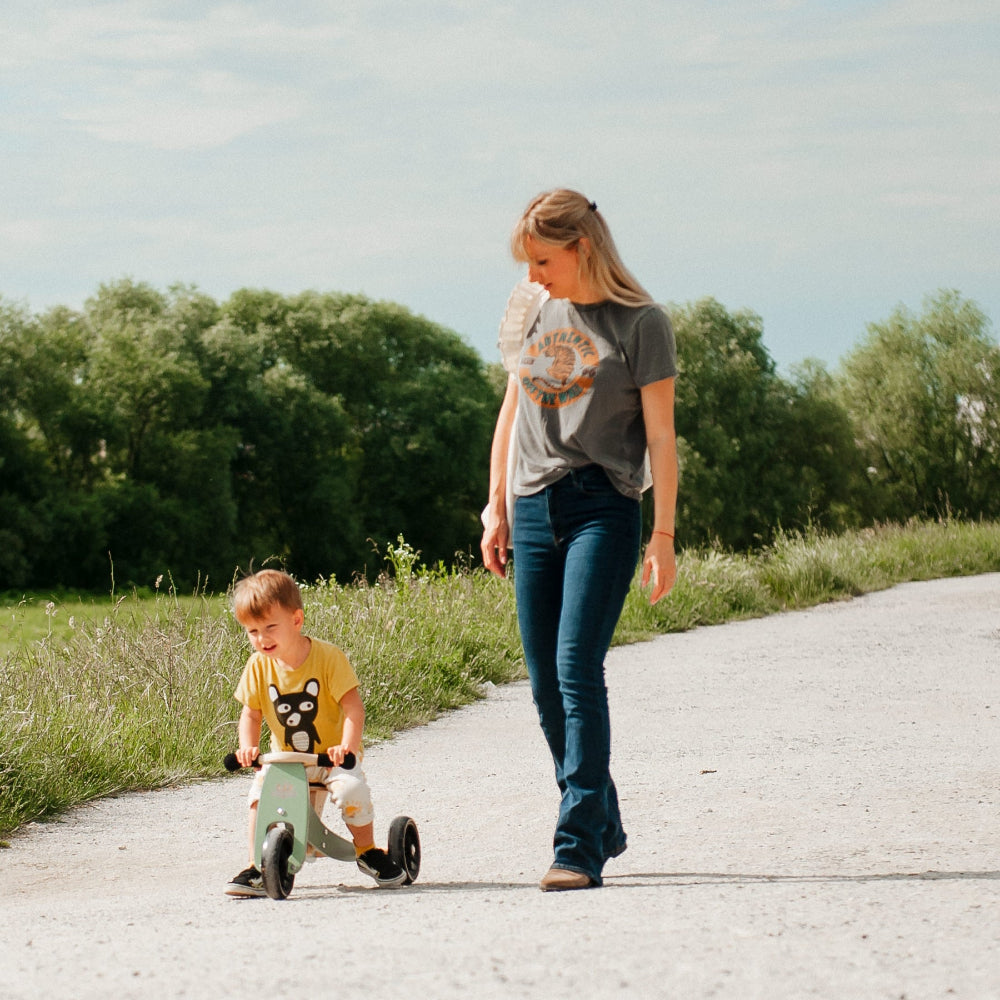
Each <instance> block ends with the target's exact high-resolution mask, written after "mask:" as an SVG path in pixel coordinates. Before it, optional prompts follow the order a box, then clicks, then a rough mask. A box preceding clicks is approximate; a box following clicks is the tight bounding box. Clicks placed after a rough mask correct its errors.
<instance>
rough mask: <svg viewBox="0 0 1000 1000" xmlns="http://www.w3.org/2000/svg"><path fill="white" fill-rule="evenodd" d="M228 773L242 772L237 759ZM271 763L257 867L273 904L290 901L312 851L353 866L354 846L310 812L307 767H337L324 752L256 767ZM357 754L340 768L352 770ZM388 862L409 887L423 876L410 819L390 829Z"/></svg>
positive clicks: (228, 763) (230, 760) (284, 755)
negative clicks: (307, 856)
mask: <svg viewBox="0 0 1000 1000" xmlns="http://www.w3.org/2000/svg"><path fill="white" fill-rule="evenodd" d="M223 763H224V764H225V767H226V770H227V771H238V770H240V765H239V762H238V761H237V760H236V754H234V753H231V754H227V755H226V758H225V761H224V762H223ZM262 764H269V765H270V767H269V768H268V771H267V774H266V775H265V776H264V784H263V786H262V787H261V790H260V802H259V803H258V805H257V826H256V831H255V834H254V864H255V865H256V866H257V868H258V869H259V870H260V873H261V876H262V878H263V882H264V889H265V891H266V892H267V894H268V896H270V897H271V899H286V898H287V897H288V894H289V893H290V892H291V891H292V886H293V885H294V883H295V876H296V875H297V874H298V872H299V870H300V869H301V868H302V866H303V864H305V859H306V851H307V849H309V848H311V849H312V851H313V852H314V853H316V854H323V855H325V856H326V857H328V858H334V859H335V860H337V861H349V862H351V863H352V864H353V863H354V861H355V858H356V854H355V851H354V844H353V843H352V842H351V841H350V840H347V839H346V838H344V837H341V836H339V835H338V834H336V833H334V832H333V831H332V830H331V829H329V828H328V827H327V826H326V825H325V824H324V823H323V821H322V819H320V816H319V814H317V812H316V811H315V810H314V809H313V807H312V800H311V797H310V789H309V778H308V776H307V775H306V767H307V766H308V767H334V766H335V765H334V764H333V762H332V761H331V760H330V758H329V757H328V756H327V755H326V754H325V753H319V754H316V753H294V752H289V751H279V752H274V753H266V754H261V755H260V756H259V757H258V758H257V759H256V760H255V761H254V763H253V767H254V768H259V767H260V766H261V765H262ZM354 765H355V759H354V754H348V755H347V757H346V758H345V759H344V762H343V764H341V765H340V766H341V767H342V768H344V769H345V770H348V771H349V770H350V769H351V768H353V767H354ZM388 846H389V857H390V858H392V860H393V861H394V862H395V863H396V864H397V865H399V866H400V868H402V869H403V871H404V872H405V873H406V881H405V882H404V883H403V884H404V885H410V884H411V883H412V882H413V881H414V880H415V879H416V877H417V875H418V873H419V872H420V835H419V834H418V833H417V824H416V823H415V822H414V821H413V820H412V819H411V818H410V817H409V816H397V817H396V818H395V819H394V820H393V821H392V823H391V824H390V825H389V845H388Z"/></svg>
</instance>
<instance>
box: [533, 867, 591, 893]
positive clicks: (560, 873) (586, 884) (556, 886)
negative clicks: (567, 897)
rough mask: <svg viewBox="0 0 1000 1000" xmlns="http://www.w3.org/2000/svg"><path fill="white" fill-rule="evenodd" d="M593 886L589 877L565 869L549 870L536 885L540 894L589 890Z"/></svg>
mask: <svg viewBox="0 0 1000 1000" xmlns="http://www.w3.org/2000/svg"><path fill="white" fill-rule="evenodd" d="M592 885H594V882H593V880H592V879H591V877H590V876H589V875H584V873H583V872H571V871H569V870H568V869H566V868H550V869H549V870H548V871H547V872H546V873H545V875H544V876H543V877H542V881H541V882H539V883H538V888H539V889H541V890H542V892H565V891H566V890H568V889H589V888H590V887H591V886H592Z"/></svg>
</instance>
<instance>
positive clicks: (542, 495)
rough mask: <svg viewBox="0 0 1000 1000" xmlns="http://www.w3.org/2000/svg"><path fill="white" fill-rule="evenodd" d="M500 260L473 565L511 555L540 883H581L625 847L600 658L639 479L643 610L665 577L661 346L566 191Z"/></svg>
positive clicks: (634, 286)
mask: <svg viewBox="0 0 1000 1000" xmlns="http://www.w3.org/2000/svg"><path fill="white" fill-rule="evenodd" d="M511 249H512V252H513V255H514V257H515V258H516V259H517V260H520V261H523V262H525V263H527V265H528V281H529V282H530V283H531V284H529V285H525V284H522V285H521V286H519V288H518V289H515V293H514V294H513V295H512V298H511V302H510V303H509V305H508V314H507V317H506V318H505V323H504V324H503V325H502V326H501V348H502V350H503V354H504V358H505V367H506V368H507V370H508V372H509V376H508V383H507V391H506V394H505V396H504V401H503V405H502V407H501V410H500V415H499V417H498V419H497V425H496V430H495V432H494V438H493V447H492V451H491V459H490V494H489V503H488V505H487V507H486V509H485V510H484V512H483V523H484V532H483V538H482V555H483V562H484V564H485V566H486V567H487V569H489V570H490V571H491V572H493V573H496V574H497V575H499V576H503V575H505V572H506V566H507V561H508V549H509V548H510V547H512V548H513V555H514V565H515V572H514V590H515V596H516V600H517V614H518V624H519V627H520V632H521V641H522V644H523V646H524V654H525V660H526V663H527V669H528V674H529V677H530V680H531V690H532V696H533V698H534V702H535V706H536V708H537V710H538V717H539V721H540V723H541V728H542V731H543V733H544V735H545V739H546V741H547V743H548V746H549V749H550V751H551V753H552V759H553V761H554V763H555V774H556V782H557V784H558V787H559V791H560V795H561V802H560V808H559V816H558V820H557V823H556V831H555V836H554V839H553V847H554V859H553V863H552V867H551V868H550V869H549V870H548V872H546V873H545V875H544V877H543V878H542V880H541V886H540V887H541V888H542V889H543V890H566V889H585V888H590V887H596V886H599V885H601V873H602V870H603V868H604V864H605V862H606V861H607V860H608V859H609V858H613V857H617V856H618V855H619V854H621V853H622V852H623V851H624V850H625V847H626V836H625V831H624V829H623V827H622V821H621V815H620V812H619V808H618V795H617V791H616V789H615V784H614V781H613V780H612V778H611V773H610V756H611V727H610V721H609V716H608V697H607V688H606V686H605V680H604V659H605V655H606V654H607V651H608V648H609V646H610V644H611V639H612V636H613V634H614V630H615V626H616V625H617V623H618V619H619V617H620V615H621V611H622V607H623V605H624V602H625V596H626V594H627V593H628V589H629V586H630V585H631V581H632V577H633V574H634V572H635V566H636V561H637V559H638V554H639V547H640V532H641V525H642V521H641V508H640V498H641V495H642V492H643V490H644V489H645V488H646V486H647V485H648V484H649V483H650V480H651V482H652V488H653V500H654V515H655V517H654V526H653V533H652V536H651V537H650V540H649V543H648V545H647V546H646V551H645V555H644V557H643V566H642V576H641V583H642V586H643V587H645V586H647V585H649V584H650V583H651V584H652V588H651V590H650V594H649V599H650V602H651V603H655V602H656V601H658V600H659V599H660V598H661V597H663V596H664V595H665V594H666V593H668V592H669V590H670V589H671V587H672V586H673V583H674V579H675V577H676V563H675V559H674V510H675V506H676V498H677V448H676V438H675V433H674V416H673V414H674V376H675V375H676V371H677V366H676V347H675V344H674V337H673V333H672V330H671V327H670V323H669V320H668V319H667V316H666V313H665V312H664V311H663V309H662V308H660V307H659V306H657V305H656V304H655V303H654V302H653V301H652V299H651V298H650V296H649V295H648V293H647V292H646V291H645V290H644V289H643V288H642V286H641V285H640V284H639V283H638V282H637V281H636V279H635V278H634V277H632V275H631V274H630V273H629V271H628V270H627V269H626V268H625V267H624V265H623V264H622V262H621V260H620V258H619V256H618V251H617V250H616V248H615V245H614V241H613V240H612V238H611V234H610V231H609V230H608V227H607V224H606V223H605V221H604V218H603V216H602V215H601V213H600V212H599V211H598V210H597V205H596V204H594V203H593V202H591V201H589V200H588V199H587V198H585V197H584V196H583V195H582V194H579V193H578V192H575V191H569V190H565V189H560V190H555V191H549V192H546V193H545V194H541V195H539V196H538V197H537V198H535V199H534V200H533V201H532V202H531V203H530V204H529V205H528V208H527V209H526V210H525V212H524V214H523V215H522V217H521V218H520V220H519V221H518V223H517V225H516V226H515V227H514V230H513V233H512V236H511ZM519 327H523V328H519Z"/></svg>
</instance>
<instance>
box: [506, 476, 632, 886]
mask: <svg viewBox="0 0 1000 1000" xmlns="http://www.w3.org/2000/svg"><path fill="white" fill-rule="evenodd" d="M640 532H641V512H640V505H639V501H638V500H633V499H630V498H629V497H626V496H623V495H622V494H621V493H619V492H618V490H617V489H615V487H614V486H613V485H612V484H611V481H610V480H609V479H608V477H607V475H606V474H605V472H604V470H603V469H602V468H601V467H600V466H596V465H589V466H586V467H584V468H583V469H576V470H573V471H571V472H569V473H568V474H567V475H566V476H564V477H563V478H562V479H560V480H559V481H558V482H556V483H554V484H553V485H551V486H548V487H546V488H545V489H543V490H541V491H540V492H538V493H535V494H532V495H531V496H527V497H518V498H517V500H516V501H515V507H514V531H513V549H514V591H515V595H516V598H517V618H518V625H519V627H520V631H521V642H522V644H523V646H524V656H525V661H526V663H527V668H528V676H529V678H530V680H531V691H532V696H533V698H534V702H535V707H536V708H537V709H538V719H539V722H540V723H541V727H542V732H543V733H544V735H545V739H546V741H547V743H548V745H549V750H550V751H551V753H552V760H553V762H554V763H555V772H556V783H557V784H558V786H559V792H560V795H561V801H560V806H559V818H558V821H557V823H556V832H555V836H554V838H553V846H554V848H555V860H554V861H553V866H554V867H557V868H566V869H568V870H570V871H577V872H583V873H584V874H586V875H589V876H590V878H591V879H593V881H594V882H595V884H597V885H600V884H601V871H602V870H603V868H604V863H605V861H606V860H607V859H608V858H610V857H614V856H615V855H616V854H620V853H621V851H623V850H624V849H625V831H624V830H623V828H622V821H621V814H620V812H619V809H618V793H617V791H616V789H615V784H614V781H612V779H611V771H610V762H611V724H610V719H609V715H608V691H607V687H606V685H605V681H604V658H605V655H606V654H607V651H608V647H609V646H610V645H611V638H612V636H613V635H614V631H615V626H616V625H617V623H618V619H619V617H620V616H621V611H622V607H623V605H624V603H625V596H626V594H627V593H628V589H629V586H630V584H631V582H632V577H633V574H634V572H635V565H636V560H637V558H638V555H639V538H640Z"/></svg>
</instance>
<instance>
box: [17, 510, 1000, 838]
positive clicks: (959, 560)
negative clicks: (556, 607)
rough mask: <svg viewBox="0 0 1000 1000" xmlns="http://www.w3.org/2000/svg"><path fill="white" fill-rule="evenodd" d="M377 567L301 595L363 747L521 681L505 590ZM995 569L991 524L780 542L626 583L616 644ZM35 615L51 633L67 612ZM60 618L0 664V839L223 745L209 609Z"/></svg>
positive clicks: (225, 721) (182, 777) (240, 645)
mask: <svg viewBox="0 0 1000 1000" xmlns="http://www.w3.org/2000/svg"><path fill="white" fill-rule="evenodd" d="M386 561H387V572H386V574H385V575H384V576H383V577H381V578H380V579H379V580H378V581H377V582H376V583H374V584H372V585H368V584H357V585H351V586H344V585H341V584H338V583H336V582H335V581H325V580H320V581H318V582H316V583H314V584H310V585H307V586H304V587H303V597H304V599H305V604H306V623H307V624H306V632H307V633H308V634H312V635H315V636H318V637H322V638H328V639H330V640H331V641H333V642H336V643H337V644H338V645H340V646H341V647H342V648H343V649H344V650H345V651H346V652H347V653H348V655H349V656H350V658H351V660H352V662H353V664H354V666H355V668H356V670H357V672H358V676H359V677H360V679H361V687H362V694H363V696H364V699H365V705H366V710H367V720H366V737H367V739H368V740H369V741H371V740H373V739H380V738H387V737H389V736H391V735H392V733H394V732H397V731H399V730H402V729H405V728H407V727H409V726H413V725H419V724H420V723H423V722H426V721H427V720H429V719H432V718H433V717H434V716H435V715H436V714H438V713H439V712H441V711H443V710H447V709H450V708H455V707H458V706H460V705H463V704H466V703H467V702H469V701H471V700H473V699H475V698H477V697H479V696H480V695H481V694H482V692H483V689H484V687H485V686H487V685H488V684H489V683H493V684H502V683H504V682H506V681H509V680H512V679H514V678H517V677H520V676H523V661H522V656H521V648H520V642H519V639H518V633H517V624H516V615H515V609H514V599H513V588H512V587H511V586H510V584H509V582H507V581H503V580H497V579H495V578H494V577H491V576H489V575H488V574H487V573H485V572H484V571H483V570H481V569H477V570H471V569H467V568H466V569H456V570H449V569H446V568H444V567H442V566H438V567H436V568H430V569H428V568H427V567H425V566H422V565H419V564H418V559H417V554H416V553H415V552H414V551H413V550H412V549H411V548H409V546H407V545H406V544H405V542H403V541H402V539H400V542H399V544H398V545H397V546H393V547H391V548H390V549H389V550H388V551H387V553H386ZM997 570H1000V524H962V523H958V522H947V523H934V524H927V523H919V524H917V523H915V524H910V525H907V526H905V527H892V526H888V527H883V528H878V529H874V530H870V531H861V532H856V533H851V534H846V535H840V536H827V535H822V534H819V533H810V534H808V535H805V536H800V535H784V536H781V537H779V539H778V540H777V541H776V542H775V543H774V544H773V545H772V546H771V547H770V548H768V549H767V550H766V551H764V552H762V553H758V554H755V555H734V554H732V553H727V552H722V551H718V550H707V551H702V552H691V551H689V552H685V553H683V554H682V555H681V558H680V560H679V574H678V580H677V584H676V586H675V587H674V590H673V591H672V592H671V594H670V596H669V597H668V598H666V599H665V600H663V601H661V602H660V603H659V604H657V605H656V606H655V607H652V608H651V607H650V606H649V604H648V602H647V601H646V599H645V596H644V594H643V593H642V592H641V591H640V590H639V589H638V586H637V585H636V586H634V587H633V589H632V591H631V593H630V594H629V597H628V600H627V601H626V607H625V611H624V613H623V615H622V620H621V623H620V625H619V629H618V632H617V634H616V642H617V643H622V642H632V641H636V640H640V639H645V638H649V637H650V636H653V635H656V634H659V633H664V632H675V631H685V630H687V629H691V628H694V627H696V626H699V625H711V624H717V623H721V622H725V621H730V620H733V619H741V618H749V617H757V616H761V615H767V614H771V613H773V612H775V611H781V610H785V609H794V608H804V607H809V606H811V605H814V604H818V603H821V602H823V601H829V600H836V599H842V598H848V597H851V596H855V595H858V594H862V593H866V592H868V591H873V590H878V589H882V588H885V587H888V586H891V585H893V584H895V583H900V582H903V581H907V580H924V579H931V578H936V577H943V576H956V575H968V574H975V573H983V572H989V571H997ZM50 603H51V604H52V608H48V606H47V605H46V607H47V608H48V618H49V620H50V622H51V619H52V618H53V617H54V616H58V615H59V614H60V612H61V611H62V610H64V609H61V608H60V607H58V606H57V604H56V602H50ZM12 613H13V615H14V617H15V618H16V616H17V608H16V607H15V608H14V609H13V612H12ZM68 618H69V615H66V616H64V619H63V620H62V621H63V624H61V625H60V627H59V628H58V629H53V628H51V627H48V628H46V629H44V630H43V631H42V632H41V634H40V635H39V636H38V637H37V638H27V637H26V634H25V633H24V631H23V630H21V629H19V628H16V629H15V630H14V631H15V632H16V633H17V634H18V635H21V636H22V638H21V640H20V641H19V642H18V643H17V644H16V646H14V648H12V649H9V650H8V651H7V652H6V653H4V654H3V656H2V658H0V833H9V832H10V831H12V830H15V829H16V828H17V827H18V826H20V825H21V824H23V823H25V822H27V821H29V820H33V819H37V818H42V817H46V816H52V815H56V814H58V813H60V812H62V811H63V810H65V809H67V808H69V807H70V806H72V805H75V804H77V803H80V802H84V801H87V800H89V799H93V798H95V797H99V796H103V795H113V794H117V793H120V792H124V791H128V790H135V789H145V788H155V787H160V786H164V785H170V784H175V783H179V782H181V781H186V780H191V779H195V778H201V777H207V776H212V775H216V774H218V773H219V769H220V760H221V758H222V756H223V755H224V754H225V753H226V752H227V751H228V750H230V749H232V748H233V747H234V745H235V742H236V719H237V716H238V710H239V706H238V705H237V703H236V702H235V701H234V699H233V696H232V693H233V689H234V688H235V686H236V681H237V679H238V678H239V674H240V671H241V669H242V667H243V664H244V662H245V661H246V659H247V656H248V655H249V647H248V645H247V643H246V639H245V637H244V635H243V632H242V629H240V628H239V626H238V624H237V623H236V622H235V620H234V619H233V617H232V614H231V611H230V610H229V605H228V602H227V600H226V598H225V597H224V596H223V595H220V596H217V597H212V596H210V595H198V594H196V595H193V596H191V597H178V596H177V595H176V594H175V593H173V592H172V591H171V592H169V593H157V594H156V595H155V596H153V597H152V598H146V599H140V598H139V597H138V596H135V595H133V596H130V597H126V598H121V599H119V600H117V601H116V602H114V603H113V604H109V605H108V606H107V608H106V609H101V610H99V611H98V613H96V614H95V615H93V616H92V617H87V616H82V615H76V616H74V618H75V620H74V621H73V622H72V623H71V624H70V623H69V621H68Z"/></svg>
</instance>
